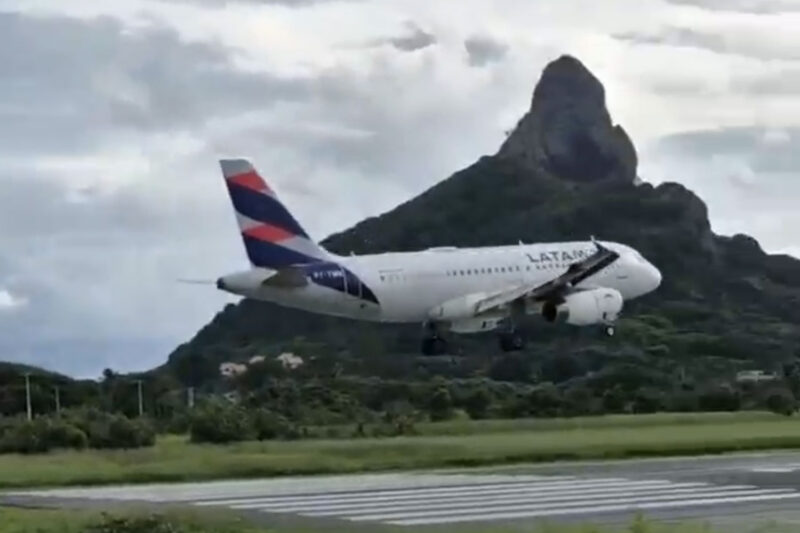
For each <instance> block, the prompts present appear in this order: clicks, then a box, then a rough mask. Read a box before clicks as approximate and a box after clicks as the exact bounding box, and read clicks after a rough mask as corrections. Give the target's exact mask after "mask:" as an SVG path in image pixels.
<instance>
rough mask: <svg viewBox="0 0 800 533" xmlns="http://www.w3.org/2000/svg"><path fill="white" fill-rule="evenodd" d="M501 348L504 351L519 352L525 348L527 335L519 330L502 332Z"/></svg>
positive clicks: (500, 338) (500, 337)
mask: <svg viewBox="0 0 800 533" xmlns="http://www.w3.org/2000/svg"><path fill="white" fill-rule="evenodd" d="M499 341H500V349H501V350H502V351H504V352H519V351H520V350H523V349H524V348H525V337H523V336H522V334H521V333H520V332H518V331H506V332H503V333H501V334H500V336H499Z"/></svg>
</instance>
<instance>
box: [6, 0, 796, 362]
mask: <svg viewBox="0 0 800 533" xmlns="http://www.w3.org/2000/svg"><path fill="white" fill-rule="evenodd" d="M457 5H458V7H456V2H449V1H436V2H433V1H430V0H239V1H228V2H223V1H221V0H113V1H106V2H100V1H97V0H72V1H70V2H64V1H63V0H0V72H1V73H2V76H0V224H1V225H0V359H9V360H17V361H25V362H29V363H33V364H40V365H45V366H47V367H49V368H52V369H56V370H60V371H65V372H68V373H71V374H73V375H79V376H96V375H99V373H100V371H101V370H102V369H103V368H104V367H112V368H115V369H117V370H123V371H127V370H137V369H145V368H149V367H152V366H154V365H156V364H159V363H161V362H162V361H163V360H164V359H165V357H166V355H167V354H168V353H169V352H170V351H171V350H172V349H173V348H174V347H175V346H176V345H177V344H178V343H179V342H182V341H184V340H186V339H188V338H189V337H190V336H191V335H192V334H193V333H194V332H195V331H196V330H197V329H198V328H199V327H200V326H202V325H203V324H205V323H206V322H207V321H208V320H209V319H210V318H211V317H212V316H213V314H214V313H215V312H216V311H217V310H218V309H219V308H220V307H221V306H222V305H223V304H224V303H225V302H227V301H232V299H228V298H226V297H225V296H223V295H221V294H219V293H217V291H216V290H214V289H213V288H211V287H204V286H199V285H183V284H179V283H176V281H175V280H176V279H178V278H187V277H188V278H214V277H216V276H217V275H218V274H219V273H222V272H225V271H229V270H235V269H238V268H240V267H243V266H244V265H245V264H246V260H245V256H244V253H243V250H242V247H241V245H240V242H239V240H238V237H237V235H236V230H235V222H234V218H233V215H232V213H231V211H230V208H229V206H228V201H227V198H226V196H225V191H224V187H223V184H222V181H221V178H220V176H219V173H218V167H217V166H216V160H217V158H218V157H220V156H230V155H247V156H250V157H252V158H253V159H254V161H255V162H256V163H257V165H258V167H259V168H260V169H261V170H262V173H263V174H265V175H266V176H267V179H268V181H269V182H271V184H272V185H273V186H274V188H276V189H278V191H279V192H280V194H281V196H282V198H283V199H284V201H285V202H286V203H287V204H288V205H289V206H290V207H291V208H292V209H293V210H294V211H296V213H297V215H298V218H300V219H301V220H302V221H303V222H304V225H305V226H306V227H307V229H308V230H309V231H310V232H311V233H312V234H314V235H316V236H317V237H318V238H322V237H324V236H326V235H327V234H329V233H332V232H334V231H337V230H340V229H344V228H346V227H348V226H350V225H351V224H353V223H355V222H357V221H358V220H360V219H362V218H364V217H366V216H369V215H375V214H378V213H380V212H383V211H385V210H387V209H389V208H391V207H393V206H394V205H396V204H398V203H400V202H402V201H404V200H406V199H408V198H410V197H412V196H413V195H415V194H417V193H419V192H421V191H423V190H425V189H426V188H428V187H429V186H431V185H432V184H434V183H436V182H437V181H438V180H440V179H442V178H444V177H446V176H448V175H449V174H451V173H452V172H453V171H454V170H456V169H458V168H461V167H463V166H466V165H468V164H470V163H471V162H473V161H474V160H476V159H477V158H478V157H479V156H480V155H483V154H490V153H494V152H495V151H496V149H497V147H498V146H499V144H500V142H501V141H502V139H503V131H504V130H505V129H507V128H509V127H511V126H513V125H514V123H515V122H516V120H517V119H518V118H519V117H520V116H521V115H522V114H523V113H524V111H525V110H526V109H527V107H528V105H529V99H530V94H531V91H532V89H533V85H534V83H535V82H536V80H537V78H538V76H539V73H540V72H541V69H542V68H543V67H544V66H545V65H546V64H547V62H548V61H551V60H553V59H555V58H556V57H558V56H559V55H560V54H563V53H570V54H573V55H575V56H576V57H578V58H580V59H581V60H582V61H583V62H584V63H585V64H586V65H587V66H588V67H589V68H590V69H591V70H592V71H593V72H594V73H595V74H596V75H597V76H598V77H599V78H600V79H601V80H602V81H603V82H604V84H605V86H606V90H607V95H608V105H609V108H610V110H611V113H612V116H613V117H614V119H615V121H616V122H619V123H621V124H622V125H624V126H625V128H626V129H627V130H628V131H629V133H630V134H631V136H632V137H633V139H634V142H635V143H636V145H637V147H638V148H639V152H640V160H641V164H640V174H641V175H642V177H643V178H644V179H645V180H647V181H651V182H654V183H657V182H661V181H664V180H673V181H678V182H681V183H684V184H686V185H687V186H689V187H691V188H692V189H694V190H695V191H696V192H697V193H698V194H700V195H701V197H703V198H704V199H705V200H706V202H707V203H708V205H709V209H710V213H711V217H712V224H713V226H714V229H715V230H716V231H717V232H720V233H724V234H731V233H735V232H746V233H750V234H752V235H754V236H755V237H757V238H758V239H759V240H760V241H761V242H762V245H763V246H764V247H765V248H766V249H767V250H770V251H776V252H778V251H783V252H789V253H793V254H795V255H798V256H800V234H798V233H797V232H796V231H793V228H797V227H800V211H798V210H796V209H794V207H795V199H796V198H798V194H799V193H800V96H798V95H800V32H798V31H797V28H798V27H800V0H763V1H759V0H636V1H632V0H604V1H603V2H597V1H596V0H568V1H563V2H555V1H552V0H496V1H488V0H459V2H458V3H457ZM784 228H786V229H784Z"/></svg>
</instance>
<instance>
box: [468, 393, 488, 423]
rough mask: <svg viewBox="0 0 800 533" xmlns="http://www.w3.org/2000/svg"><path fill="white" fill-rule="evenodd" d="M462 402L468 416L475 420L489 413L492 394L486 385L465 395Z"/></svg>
mask: <svg viewBox="0 0 800 533" xmlns="http://www.w3.org/2000/svg"><path fill="white" fill-rule="evenodd" d="M464 403H465V405H464V407H465V409H466V411H467V413H469V416H470V418H473V419H476V420H478V419H481V418H486V416H487V415H488V414H489V406H490V405H491V404H492V395H491V394H490V393H489V391H488V390H487V389H486V387H481V388H479V389H476V390H475V391H473V392H472V394H470V395H469V396H467V398H466V400H465V402H464Z"/></svg>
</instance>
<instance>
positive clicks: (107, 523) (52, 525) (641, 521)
mask: <svg viewBox="0 0 800 533" xmlns="http://www.w3.org/2000/svg"><path fill="white" fill-rule="evenodd" d="M793 528H794V526H791V525H789V524H786V525H781V524H779V523H777V522H774V521H770V522H767V523H762V524H757V525H754V526H752V527H750V528H745V527H739V528H737V529H736V532H735V533H790V532H793V531H795V529H793ZM376 530H378V528H376ZM381 530H384V529H383V528H382V529H381ZM385 530H387V531H389V530H391V529H388V528H387V529H385ZM323 531H324V532H326V533H337V532H340V531H341V532H345V531H350V528H349V527H348V526H340V525H336V524H332V523H331V524H326V525H325V526H318V527H315V528H311V527H309V526H293V525H287V524H282V525H281V526H280V527H277V526H259V525H256V524H253V523H250V522H247V521H245V520H243V519H241V518H237V517H234V516H233V515H228V514H226V513H220V512H219V511H216V512H214V513H213V514H212V513H208V512H206V513H201V512H191V513H190V512H188V511H173V512H167V513H164V514H155V515H154V514H145V513H142V512H137V511H131V510H125V511H123V510H119V511H112V512H107V513H103V514H100V513H97V512H88V511H50V510H30V509H26V510H23V509H11V508H4V507H0V533H31V532H36V533H314V532H323ZM364 531H368V530H367V529H364ZM437 531H440V532H442V533H449V532H451V531H452V532H453V533H455V532H456V531H458V532H469V533H511V532H512V531H519V528H512V527H507V526H502V525H493V524H490V525H486V524H478V525H459V526H454V527H452V528H448V527H438V528H437ZM526 531H530V533H722V532H723V531H724V532H725V533H730V532H729V530H727V529H724V528H722V527H720V528H714V527H711V526H709V525H708V524H706V523H703V522H686V523H681V524H676V523H667V524H662V523H659V522H655V521H651V520H648V519H647V518H646V517H643V516H637V517H636V518H634V519H633V520H632V521H631V523H630V524H629V525H627V526H621V527H620V526H617V527H612V526H594V525H590V524H581V525H556V524H552V523H542V524H539V525H532V526H531V527H530V528H528V529H526Z"/></svg>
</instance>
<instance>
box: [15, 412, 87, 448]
mask: <svg viewBox="0 0 800 533" xmlns="http://www.w3.org/2000/svg"><path fill="white" fill-rule="evenodd" d="M86 445H87V439H86V434H85V433H84V432H83V431H81V430H80V429H78V428H77V427H75V426H74V425H71V424H69V423H67V422H64V421H62V420H58V419H52V418H48V417H40V418H37V419H35V420H33V421H31V422H28V421H27V420H23V419H18V420H16V421H13V422H12V423H10V424H5V425H4V429H3V431H2V433H1V434H0V453H44V452H47V451H49V450H52V449H54V448H74V449H83V448H85V447H86Z"/></svg>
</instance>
